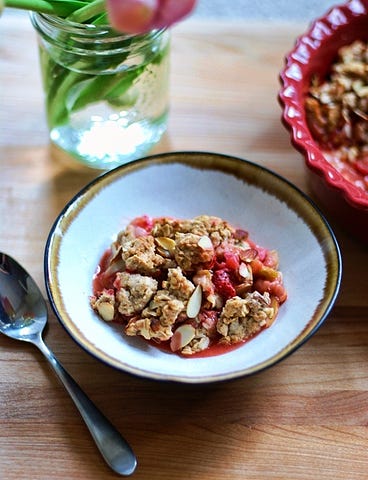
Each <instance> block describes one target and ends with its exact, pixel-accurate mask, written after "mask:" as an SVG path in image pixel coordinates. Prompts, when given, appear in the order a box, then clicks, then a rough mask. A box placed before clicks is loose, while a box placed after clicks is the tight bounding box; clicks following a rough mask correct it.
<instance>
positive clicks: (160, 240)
mask: <svg viewBox="0 0 368 480" xmlns="http://www.w3.org/2000/svg"><path fill="white" fill-rule="evenodd" d="M155 240H156V243H157V244H158V245H159V246H160V247H161V248H163V249H164V250H167V251H168V252H170V253H174V251H175V247H176V243H175V240H173V239H172V238H169V237H156V239H155Z"/></svg>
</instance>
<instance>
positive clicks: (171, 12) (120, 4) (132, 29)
mask: <svg viewBox="0 0 368 480" xmlns="http://www.w3.org/2000/svg"><path fill="white" fill-rule="evenodd" d="M106 2H107V11H108V14H109V19H110V23H111V25H112V26H113V27H114V28H115V29H116V30H118V31H121V32H124V33H129V34H139V33H145V32H148V31H149V30H152V29H155V28H163V27H169V26H170V25H172V24H174V23H176V22H178V21H179V20H181V19H182V18H184V17H185V16H187V15H188V14H189V13H190V12H191V11H192V10H193V8H194V6H195V4H196V0H106Z"/></svg>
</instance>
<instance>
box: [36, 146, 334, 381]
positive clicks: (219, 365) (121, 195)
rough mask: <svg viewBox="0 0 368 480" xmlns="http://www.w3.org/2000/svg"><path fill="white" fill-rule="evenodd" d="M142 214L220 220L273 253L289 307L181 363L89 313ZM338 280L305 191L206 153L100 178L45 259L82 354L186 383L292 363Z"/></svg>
mask: <svg viewBox="0 0 368 480" xmlns="http://www.w3.org/2000/svg"><path fill="white" fill-rule="evenodd" d="M143 214H147V215H150V216H154V217H155V216H173V217H178V218H192V217H194V216H196V215H200V214H208V215H215V216H219V217H222V218H224V219H225V220H228V221H229V222H230V223H231V224H233V225H235V226H237V227H239V228H243V229H245V230H247V231H248V232H249V234H250V236H251V238H252V239H253V240H254V241H256V242H257V243H258V244H259V245H262V246H264V247H266V248H270V249H276V250H278V252H279V256H280V270H281V271H282V272H283V276H284V284H285V286H286V289H287V291H288V300H287V301H286V302H285V303H284V304H283V305H282V306H281V308H280V311H279V314H278V317H277V319H276V321H275V323H274V324H273V325H272V326H271V327H270V328H269V329H267V330H264V331H263V332H261V333H260V334H259V335H257V336H256V337H255V338H253V339H252V340H250V341H249V342H247V343H245V344H244V345H242V346H241V347H240V348H237V349H235V350H232V351H230V352H228V353H226V354H223V355H219V356H215V357H205V358H182V357H180V356H178V355H175V354H172V353H166V352H164V351H161V350H159V349H157V348H155V347H152V346H150V345H149V344H147V343H146V342H144V341H143V340H142V339H140V338H137V337H127V336H125V335H124V334H122V333H121V327H120V328H118V327H114V326H112V325H111V324H107V323H105V322H104V321H102V320H101V319H100V318H99V317H97V315H96V314H95V313H94V312H93V311H92V309H91V307H90V304H89V296H90V295H91V294H92V277H93V274H94V272H95V270H96V266H97V265H98V263H99V260H100V258H101V256H102V254H103V252H104V251H105V250H106V249H107V248H108V247H109V245H110V243H111V241H112V240H113V238H114V236H115V235H116V234H117V233H118V232H119V230H121V229H122V228H123V227H124V226H125V225H126V224H127V223H128V222H129V221H130V220H131V219H133V218H134V217H137V216H140V215H143ZM340 280H341V258H340V251H339V247H338V245H337V243H336V240H335V237H334V235H333V233H332V231H331V229H330V227H329V226H328V224H327V223H326V221H325V220H324V218H323V217H322V216H321V215H320V213H319V212H318V211H317V210H316V208H315V207H314V206H313V204H312V203H311V202H310V200H309V199H308V198H307V197H306V196H305V195H304V194H303V193H302V192H300V191H299V190H298V189H297V188H296V187H294V186H293V185H291V184H290V183H289V182H288V181H286V180H285V179H283V178H281V177H280V176H278V175H276V174H274V173H272V172H271V171H269V170H267V169H264V168H262V167H260V166H258V165H256V164H253V163H251V162H248V161H245V160H241V159H238V158H233V157H229V156H225V155H220V154H212V153H198V152H177V153H168V154H162V155H156V156H152V157H148V158H146V159H142V160H138V161H136V162H133V163H131V164H128V165H126V166H122V167H119V168H117V169H115V170H112V171H110V172H108V173H106V174H104V175H102V176H100V177H99V178H97V179H96V180H94V181H93V182H92V183H90V184H89V185H87V186H86V187H85V188H84V189H83V190H82V191H81V192H80V193H78V194H77V195H76V196H75V198H74V199H73V200H72V201H71V202H70V203H69V204H68V205H66V207H65V208H64V210H63V211H62V212H61V214H60V216H59V217H58V218H57V220H56V222H55V224H54V225H53V227H52V229H51V232H50V235H49V237H48V240H47V245H46V250H45V281H46V288H47V293H48V296H49V299H50V302H51V305H52V307H53V309H54V311H55V313H56V315H57V317H58V318H59V320H60V322H61V324H62V325H63V326H64V327H65V329H66V330H67V331H68V332H69V334H70V335H71V337H72V338H73V339H74V340H75V341H76V342H77V343H78V344H79V345H81V346H82V347H83V348H84V349H85V350H86V351H87V352H89V353H91V354H92V355H94V356H95V357H96V358H98V359H100V360H102V361H103V362H106V363H107V364H108V365H111V366H113V367H116V368H117V369H120V370H123V371H125V372H129V373H132V374H136V375H139V376H141V377H146V378H151V379H161V380H171V381H179V382H188V383H206V382H213V381H219V380H226V379H232V378H236V377H240V376H244V375H249V374H251V373H255V372H258V371H260V370H262V369H264V368H267V367H270V366H271V365H273V364H275V363H276V362H278V361H280V360H281V359H283V358H284V357H286V356H287V355H289V354H290V353H291V352H293V351H294V350H295V349H296V348H297V347H299V346H300V345H302V344H303V342H305V341H306V340H307V339H308V338H309V337H310V336H311V335H312V334H313V333H314V332H315V331H316V330H317V329H318V327H319V326H320V325H321V324H322V322H323V321H324V319H325V318H326V316H327V315H328V313H329V312H330V310H331V308H332V306H333V304H334V302H335V299H336V296H337V294H338V290H339V286H340Z"/></svg>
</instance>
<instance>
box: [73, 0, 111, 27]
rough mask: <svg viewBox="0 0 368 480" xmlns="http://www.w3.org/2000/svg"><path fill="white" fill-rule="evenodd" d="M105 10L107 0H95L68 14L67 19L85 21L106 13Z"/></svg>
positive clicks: (78, 21)
mask: <svg viewBox="0 0 368 480" xmlns="http://www.w3.org/2000/svg"><path fill="white" fill-rule="evenodd" d="M105 11H106V5H105V0H94V1H93V2H91V3H87V4H85V5H84V6H83V7H82V8H79V9H78V10H75V11H74V12H73V13H71V14H70V15H68V17H67V20H69V21H70V22H76V23H85V22H87V20H90V19H92V18H94V17H97V16H98V15H101V14H103V13H105Z"/></svg>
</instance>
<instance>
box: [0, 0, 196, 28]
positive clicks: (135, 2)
mask: <svg viewBox="0 0 368 480" xmlns="http://www.w3.org/2000/svg"><path fill="white" fill-rule="evenodd" d="M0 1H1V0H0ZM195 3H196V0H179V1H178V0H106V6H107V11H108V15H109V20H110V23H111V25H112V26H113V27H114V28H115V29H116V30H118V31H121V32H124V33H128V34H139V33H145V32H148V31H150V30H153V29H156V28H164V27H169V26H171V25H173V24H174V23H176V22H178V21H179V20H181V19H182V18H184V17H185V16H186V15H188V14H189V13H190V12H191V11H192V10H193V8H194V6H195Z"/></svg>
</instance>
